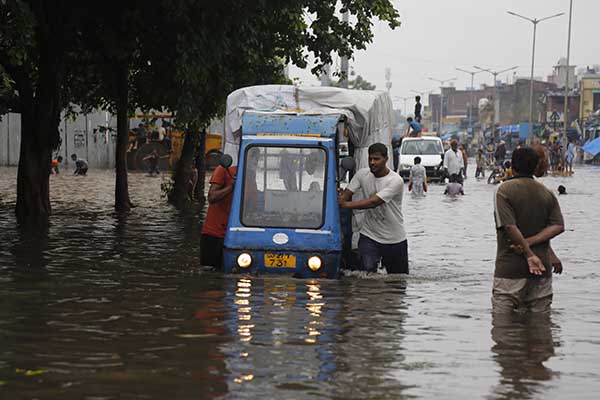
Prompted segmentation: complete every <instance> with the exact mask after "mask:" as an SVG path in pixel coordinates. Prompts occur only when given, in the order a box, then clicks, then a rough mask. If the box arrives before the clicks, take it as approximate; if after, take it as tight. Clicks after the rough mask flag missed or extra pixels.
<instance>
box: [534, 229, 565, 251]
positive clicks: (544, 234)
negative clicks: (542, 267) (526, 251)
mask: <svg viewBox="0 0 600 400" xmlns="http://www.w3.org/2000/svg"><path fill="white" fill-rule="evenodd" d="M564 231H565V227H564V225H550V226H547V227H545V228H544V229H542V230H541V231H540V232H538V233H536V234H535V235H533V236H529V237H528V238H527V244H529V245H530V246H535V245H536V244H540V243H544V242H548V241H549V240H550V239H552V238H553V237H555V236H558V235H560V234H561V233H563V232H564Z"/></svg>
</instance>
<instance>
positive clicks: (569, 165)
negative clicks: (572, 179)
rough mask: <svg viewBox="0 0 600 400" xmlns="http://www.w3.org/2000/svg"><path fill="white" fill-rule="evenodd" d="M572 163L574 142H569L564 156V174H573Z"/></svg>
mask: <svg viewBox="0 0 600 400" xmlns="http://www.w3.org/2000/svg"><path fill="white" fill-rule="evenodd" d="M573 161H575V141H574V140H569V144H568V145H567V152H566V154H565V173H568V174H572V173H573Z"/></svg>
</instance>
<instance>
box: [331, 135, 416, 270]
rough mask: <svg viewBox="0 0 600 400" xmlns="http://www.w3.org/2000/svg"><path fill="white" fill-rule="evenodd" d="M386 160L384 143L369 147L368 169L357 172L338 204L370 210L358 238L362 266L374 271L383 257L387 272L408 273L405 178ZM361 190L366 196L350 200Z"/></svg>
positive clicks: (366, 214)
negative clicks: (389, 166) (403, 201)
mask: <svg viewBox="0 0 600 400" xmlns="http://www.w3.org/2000/svg"><path fill="white" fill-rule="evenodd" d="M387 161H388V151H387V147H386V146H385V145H384V144H382V143H375V144H372V145H371V146H369V168H363V169H361V170H359V171H357V172H356V175H354V177H353V178H352V180H351V181H350V184H349V185H348V187H347V188H346V189H345V190H344V191H343V192H341V193H340V194H339V197H338V203H339V205H340V207H343V208H349V209H354V210H367V211H366V212H365V215H364V218H363V224H362V226H361V228H360V239H359V241H358V252H359V255H360V261H361V269H362V270H365V271H367V272H374V271H376V270H377V264H378V263H379V260H382V263H383V266H384V267H385V269H386V270H387V272H388V274H401V273H402V274H408V243H407V240H406V231H405V230H404V217H403V215H402V194H403V192H404V181H403V180H402V178H401V177H400V175H398V174H397V173H395V172H394V171H392V170H390V169H389V168H388V167H387V165H386V164H387ZM359 190H360V191H362V193H364V194H365V199H363V200H356V201H351V199H352V195H353V194H354V193H357V192H358V191H359Z"/></svg>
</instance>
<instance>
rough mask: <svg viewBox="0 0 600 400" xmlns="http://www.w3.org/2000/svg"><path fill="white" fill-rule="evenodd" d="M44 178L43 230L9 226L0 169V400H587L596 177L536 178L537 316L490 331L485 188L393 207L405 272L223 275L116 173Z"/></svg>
mask: <svg viewBox="0 0 600 400" xmlns="http://www.w3.org/2000/svg"><path fill="white" fill-rule="evenodd" d="M113 182H114V174H113V173H112V172H111V171H97V170H92V171H90V172H89V176H87V177H75V176H72V175H70V174H69V173H68V171H63V174H61V175H59V176H51V198H52V204H53V211H54V214H53V216H52V225H51V226H50V228H49V230H48V232H40V233H39V234H38V235H36V237H31V236H25V235H20V234H19V232H18V231H17V229H16V227H15V220H14V217H13V207H14V202H15V188H16V169H14V168H0V398H1V399H88V400H100V399H213V398H225V399H238V398H248V399H255V398H263V399H271V398H273V399H313V398H315V399H317V398H319V399H322V398H325V399H404V398H406V399H412V398H426V399H433V398H435V399H458V398H461V399H476V398H485V399H565V398H570V399H597V398H598V396H600V395H599V393H600V284H599V282H600V272H598V266H599V264H600V251H599V249H600V236H599V234H598V227H599V226H600V212H599V209H598V207H599V205H600V168H598V167H580V168H579V169H578V170H577V171H576V174H575V176H574V177H572V178H551V177H549V178H544V179H543V182H544V183H545V184H546V185H548V186H549V187H551V188H553V189H555V188H556V187H557V186H558V185H559V184H563V185H565V186H566V187H567V190H568V192H569V194H568V195H567V196H561V197H560V204H561V207H562V209H563V213H564V215H565V219H566V222H567V231H566V232H565V233H564V234H563V235H561V236H560V237H559V238H557V239H556V240H554V241H553V247H554V248H555V249H556V252H557V253H558V255H559V256H560V257H561V258H562V260H563V262H564V265H565V272H564V274H563V275H562V276H557V277H555V280H554V288H555V302H554V309H553V312H552V315H551V316H550V318H548V319H539V318H533V317H527V316H525V317H515V318H512V319H511V320H508V321H507V320H503V321H492V318H491V314H490V292H491V282H492V271H493V259H494V252H495V233H494V226H493V214H492V193H493V190H494V187H493V186H491V185H487V184H486V183H484V182H483V181H476V180H475V179H474V178H469V179H468V180H467V182H466V185H465V191H466V196H464V197H462V198H459V199H446V198H444V196H443V195H442V192H443V188H442V187H441V186H432V187H431V189H430V192H429V194H428V195H427V197H426V198H421V199H416V198H412V197H411V196H406V197H405V200H404V204H403V208H404V213H405V218H406V224H407V231H408V235H409V253H410V256H409V257H410V265H411V275H410V276H409V277H407V278H398V277H394V278H390V277H386V276H383V275H381V276H375V277H362V276H357V275H352V276H348V277H345V278H343V279H341V280H336V281H332V280H298V279H293V278H272V277H251V278H248V277H240V276H223V275H221V274H217V273H209V272H205V271H203V269H202V268H200V267H199V253H200V251H201V249H200V248H199V245H198V243H199V231H200V226H201V217H202V213H201V212H200V211H197V212H189V213H181V212H178V211H176V210H174V209H172V208H171V207H169V206H168V205H166V204H165V201H164V199H162V198H161V196H160V195H161V193H160V182H161V178H149V177H147V176H145V175H143V174H132V175H130V186H131V189H130V190H131V193H132V198H133V200H134V202H135V203H136V204H137V205H138V207H137V208H135V209H134V210H133V211H132V213H131V214H130V215H128V216H127V217H125V218H119V217H118V216H117V215H115V214H114V213H113V210H112V198H113Z"/></svg>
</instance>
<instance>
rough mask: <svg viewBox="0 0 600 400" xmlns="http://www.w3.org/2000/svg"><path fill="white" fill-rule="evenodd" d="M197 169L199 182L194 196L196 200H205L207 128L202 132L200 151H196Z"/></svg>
mask: <svg viewBox="0 0 600 400" xmlns="http://www.w3.org/2000/svg"><path fill="white" fill-rule="evenodd" d="M196 153H197V154H196V169H197V170H198V183H196V189H195V193H194V196H195V197H196V200H198V201H200V202H204V200H206V199H205V198H204V197H205V196H204V189H205V188H204V182H205V180H206V160H205V158H204V154H205V153H206V129H203V130H202V132H201V133H200V140H199V144H198V151H197V152H196Z"/></svg>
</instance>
